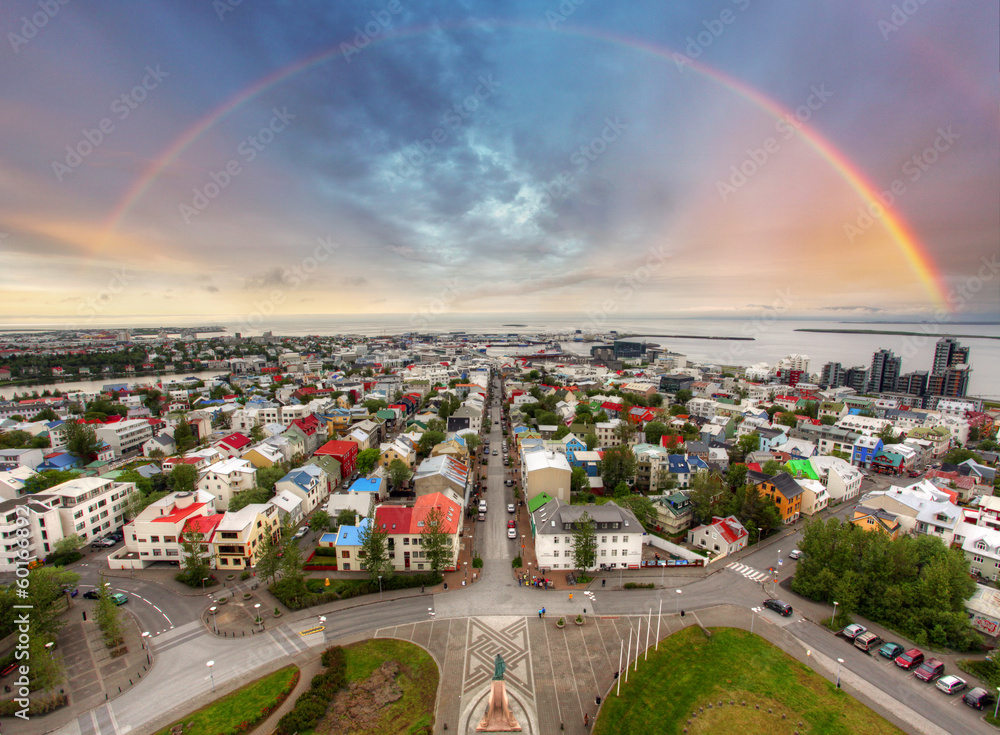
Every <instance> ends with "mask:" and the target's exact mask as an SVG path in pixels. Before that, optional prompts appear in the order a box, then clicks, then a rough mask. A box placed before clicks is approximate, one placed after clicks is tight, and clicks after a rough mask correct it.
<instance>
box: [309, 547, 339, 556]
mask: <svg viewBox="0 0 1000 735" xmlns="http://www.w3.org/2000/svg"><path fill="white" fill-rule="evenodd" d="M313 555H314V556H336V555H337V550H336V549H335V548H333V547H332V546H317V547H316V550H315V551H314V552H313Z"/></svg>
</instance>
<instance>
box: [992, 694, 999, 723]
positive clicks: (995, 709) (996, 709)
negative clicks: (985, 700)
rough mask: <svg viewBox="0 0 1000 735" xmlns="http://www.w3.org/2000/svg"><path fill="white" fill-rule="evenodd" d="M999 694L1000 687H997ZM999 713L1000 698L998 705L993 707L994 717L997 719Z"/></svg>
mask: <svg viewBox="0 0 1000 735" xmlns="http://www.w3.org/2000/svg"><path fill="white" fill-rule="evenodd" d="M997 694H1000V687H997ZM997 714H1000V699H997V706H996V707H994V708H993V719H996V717H997Z"/></svg>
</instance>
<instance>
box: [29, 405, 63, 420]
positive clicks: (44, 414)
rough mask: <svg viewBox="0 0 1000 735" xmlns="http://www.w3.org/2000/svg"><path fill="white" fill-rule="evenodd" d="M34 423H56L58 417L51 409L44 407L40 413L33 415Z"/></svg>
mask: <svg viewBox="0 0 1000 735" xmlns="http://www.w3.org/2000/svg"><path fill="white" fill-rule="evenodd" d="M34 420H35V421H58V420H59V416H58V415H56V412H55V411H53V410H52V409H51V408H49V407H48V406H46V407H45V408H43V409H42V410H41V411H39V412H38V413H36V414H35V418H34Z"/></svg>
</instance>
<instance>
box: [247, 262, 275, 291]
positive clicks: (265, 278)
mask: <svg viewBox="0 0 1000 735" xmlns="http://www.w3.org/2000/svg"><path fill="white" fill-rule="evenodd" d="M284 285H285V278H284V271H283V270H282V269H281V268H278V267H274V268H269V269H268V270H266V271H264V272H263V273H260V274H258V275H255V276H250V277H249V278H247V279H246V283H245V284H244V288H247V289H250V290H253V289H258V288H269V287H272V286H284Z"/></svg>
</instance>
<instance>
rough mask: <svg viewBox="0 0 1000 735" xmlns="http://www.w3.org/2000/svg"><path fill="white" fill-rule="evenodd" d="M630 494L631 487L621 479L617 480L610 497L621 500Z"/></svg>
mask: <svg viewBox="0 0 1000 735" xmlns="http://www.w3.org/2000/svg"><path fill="white" fill-rule="evenodd" d="M631 494H632V488H630V487H629V486H628V485H627V484H625V482H624V481H622V482H619V483H618V484H617V485H615V489H614V490H613V491H612V493H611V497H613V498H614V499H615V500H622V499H624V498H627V497H628V496H629V495H631Z"/></svg>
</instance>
